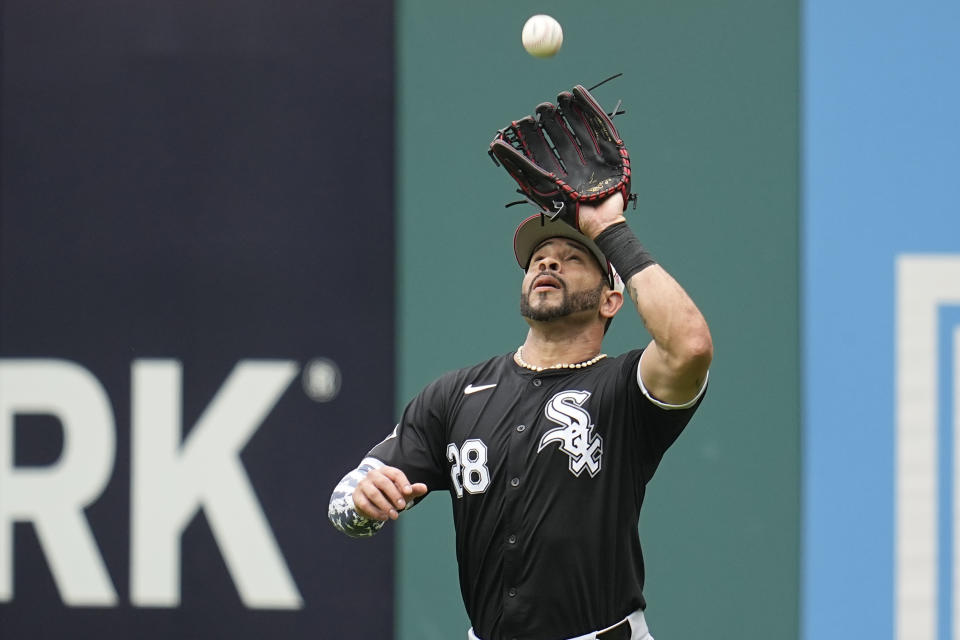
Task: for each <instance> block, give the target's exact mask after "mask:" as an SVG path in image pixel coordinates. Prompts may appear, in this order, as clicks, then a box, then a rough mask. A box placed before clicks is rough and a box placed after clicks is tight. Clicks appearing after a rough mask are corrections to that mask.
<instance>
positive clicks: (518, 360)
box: [513, 345, 607, 373]
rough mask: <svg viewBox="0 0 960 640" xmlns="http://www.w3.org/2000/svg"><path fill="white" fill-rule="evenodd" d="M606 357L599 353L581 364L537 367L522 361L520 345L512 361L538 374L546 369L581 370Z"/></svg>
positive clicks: (521, 347)
mask: <svg viewBox="0 0 960 640" xmlns="http://www.w3.org/2000/svg"><path fill="white" fill-rule="evenodd" d="M606 357H607V354H605V353H601V354H599V355H595V356H593V357H592V358H590V359H589V360H584V361H583V362H577V363H575V364H570V363H566V362H564V363H561V364H555V365H552V366H549V367H537V366H534V365H532V364H530V363H529V362H527V361H526V360H524V359H523V345H520V346H519V347H517V352H516V353H515V354H513V359H514V360H515V361H516V363H517V364H518V365H520V366H521V367H523V368H524V369H530V370H531V371H536V372H538V373H539V372H540V371H546V370H548V369H583V368H584V367H589V366H590V365H592V364H596V363H598V362H600V361H601V360H603V359H604V358H606Z"/></svg>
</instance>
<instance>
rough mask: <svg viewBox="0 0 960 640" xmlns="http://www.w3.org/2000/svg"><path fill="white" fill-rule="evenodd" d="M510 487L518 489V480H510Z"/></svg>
mask: <svg viewBox="0 0 960 640" xmlns="http://www.w3.org/2000/svg"><path fill="white" fill-rule="evenodd" d="M510 486H511V487H519V486H520V478H514V479H513V480H511V481H510Z"/></svg>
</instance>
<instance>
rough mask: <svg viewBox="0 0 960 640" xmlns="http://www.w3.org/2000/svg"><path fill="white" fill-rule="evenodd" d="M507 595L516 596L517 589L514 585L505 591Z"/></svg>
mask: <svg viewBox="0 0 960 640" xmlns="http://www.w3.org/2000/svg"><path fill="white" fill-rule="evenodd" d="M507 595H508V596H510V597H511V598H516V597H517V590H516V589H515V588H514V587H510V589H509V590H508V591H507Z"/></svg>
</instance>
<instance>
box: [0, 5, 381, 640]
mask: <svg viewBox="0 0 960 640" xmlns="http://www.w3.org/2000/svg"><path fill="white" fill-rule="evenodd" d="M392 60H393V3H392V2H372V1H360V2H353V3H347V4H344V3H336V4H335V5H333V4H330V3H323V2H320V3H292V2H281V3H273V2H264V1H258V0H238V1H234V2H230V3H222V2H208V1H205V0H204V1H199V2H166V1H164V2H156V1H152V0H151V1H149V2H147V1H138V2H119V1H102V2H84V3H62V2H53V1H50V0H6V2H5V3H4V7H3V62H2V64H3V69H2V83H3V84H2V136H3V145H2V164H0V178H2V211H0V636H2V637H4V638H27V637H42V638H58V637H71V638H82V637H137V638H148V639H149V638H170V637H182V638H215V637H223V638H226V637H229V638H264V637H284V638H301V637H303V638H306V637H310V638H328V637H329V638H334V637H353V635H352V633H353V631H352V630H355V629H356V628H357V625H358V624H362V627H363V629H364V633H363V635H364V637H376V638H388V637H391V634H392V625H393V574H392V566H393V560H392V554H393V540H392V534H391V533H388V532H385V533H384V534H382V539H379V537H378V540H376V541H374V542H371V541H364V542H363V543H357V546H354V544H353V542H352V541H350V540H347V539H345V538H343V537H342V536H341V535H340V534H338V533H336V532H335V531H334V530H333V528H332V527H331V526H330V525H329V524H328V523H327V520H326V506H327V498H328V496H329V492H330V490H331V488H332V487H333V486H334V485H335V484H336V482H337V480H339V478H340V476H341V475H342V474H343V473H344V472H345V470H347V469H348V468H350V467H351V466H352V465H354V464H356V462H357V461H358V460H359V459H360V458H361V457H362V456H363V454H364V453H365V451H366V448H367V447H369V445H370V443H371V442H375V441H376V440H377V438H378V437H379V436H380V435H381V434H383V435H385V434H386V433H388V432H389V430H390V428H392V426H393V423H392V417H393V403H394V398H393V389H394V382H393V372H394V360H393V359H394V352H393V335H394V329H393V326H394V317H393V314H394V297H393V296H394V294H393V287H394V276H393V273H394V225H393V199H394V198H393V94H394V85H393V63H392ZM371 176H376V178H375V186H376V188H375V189H371V187H370V183H369V180H370V177H371ZM374 230H375V232H374ZM360 545H362V549H361V548H360ZM353 550H356V551H357V552H358V553H356V554H353V553H352V551H353ZM371 602H375V603H377V606H376V607H375V608H372V607H371V605H370V603H371Z"/></svg>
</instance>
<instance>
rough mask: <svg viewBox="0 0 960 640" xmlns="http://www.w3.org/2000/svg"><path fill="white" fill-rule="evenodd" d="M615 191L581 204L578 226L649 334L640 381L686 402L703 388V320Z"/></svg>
mask: <svg viewBox="0 0 960 640" xmlns="http://www.w3.org/2000/svg"><path fill="white" fill-rule="evenodd" d="M623 210H624V205H623V198H622V196H621V195H620V194H619V193H615V194H614V195H612V196H611V197H609V198H607V199H606V200H604V201H603V202H602V203H600V204H599V205H598V206H596V207H592V206H588V205H586V204H584V205H581V208H580V220H579V222H580V227H581V229H582V231H583V232H584V233H585V234H586V235H587V236H588V237H590V238H592V239H593V240H594V242H596V243H597V245H598V246H599V247H600V249H601V250H602V251H603V252H604V254H605V255H606V256H607V258H608V259H609V260H610V262H611V263H612V264H613V266H614V267H615V268H616V269H617V272H618V273H620V274H621V277H623V280H624V282H625V284H626V289H627V291H628V292H629V294H630V297H631V298H632V299H633V302H634V304H635V305H636V308H637V311H638V312H639V313H640V317H641V318H642V319H643V322H644V325H645V326H646V327H647V330H648V331H649V332H650V335H651V336H653V342H651V343H650V345H649V346H648V347H647V349H646V350H645V351H644V353H643V358H642V359H641V360H640V376H641V378H642V379H643V385H644V386H645V387H646V389H647V391H648V392H649V393H650V395H651V396H653V397H654V398H655V399H657V400H659V401H661V402H663V403H666V404H670V405H682V404H685V403H687V402H690V401H691V400H692V399H694V398H695V397H696V396H697V394H699V393H700V391H701V390H702V389H703V386H704V384H705V382H706V377H707V370H708V369H709V367H710V362H711V360H712V359H713V340H712V339H711V337H710V329H709V328H708V327H707V322H706V320H705V319H704V317H703V314H701V313H700V310H699V309H697V306H696V305H695V304H694V303H693V300H691V299H690V296H688V295H687V293H686V291H684V290H683V288H682V287H681V286H680V285H679V284H678V283H677V281H676V280H674V279H673V277H672V276H671V275H670V274H669V273H667V272H666V270H665V269H664V268H663V267H661V266H660V265H658V264H656V262H655V261H654V260H653V258H652V257H651V256H650V254H649V253H647V251H646V250H645V249H644V248H643V245H641V244H640V241H639V240H638V239H637V237H636V236H635V235H634V234H633V231H631V229H630V227H629V226H628V225H627V222H626V219H625V218H624V217H623Z"/></svg>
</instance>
